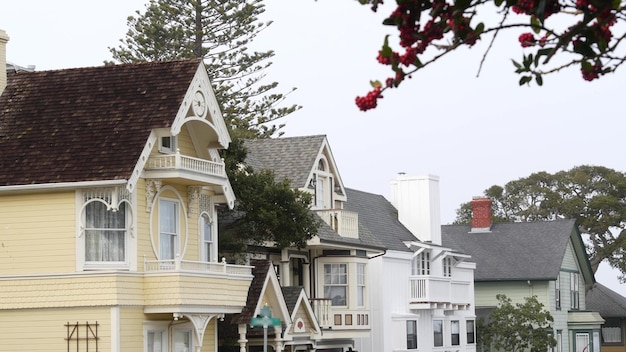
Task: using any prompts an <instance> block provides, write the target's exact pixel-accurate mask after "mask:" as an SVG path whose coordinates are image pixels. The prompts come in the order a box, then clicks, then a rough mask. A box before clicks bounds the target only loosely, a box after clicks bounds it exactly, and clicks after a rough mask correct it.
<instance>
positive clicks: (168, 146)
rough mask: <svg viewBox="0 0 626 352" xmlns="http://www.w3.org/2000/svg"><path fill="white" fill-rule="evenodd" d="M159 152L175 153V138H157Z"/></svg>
mask: <svg viewBox="0 0 626 352" xmlns="http://www.w3.org/2000/svg"><path fill="white" fill-rule="evenodd" d="M159 152H161V153H164V154H173V153H175V152H176V136H163V137H160V138H159Z"/></svg>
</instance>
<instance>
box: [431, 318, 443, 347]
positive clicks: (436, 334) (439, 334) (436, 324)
mask: <svg viewBox="0 0 626 352" xmlns="http://www.w3.org/2000/svg"><path fill="white" fill-rule="evenodd" d="M433 341H434V345H435V347H441V346H443V320H433Z"/></svg>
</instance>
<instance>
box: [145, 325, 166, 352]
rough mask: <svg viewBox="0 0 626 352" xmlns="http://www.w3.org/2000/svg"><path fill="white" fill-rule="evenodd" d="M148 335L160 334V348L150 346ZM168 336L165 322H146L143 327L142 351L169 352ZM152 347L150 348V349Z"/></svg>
mask: <svg viewBox="0 0 626 352" xmlns="http://www.w3.org/2000/svg"><path fill="white" fill-rule="evenodd" d="M150 333H160V334H161V341H160V344H161V348H160V349H155V348H154V347H155V346H154V345H152V346H150V343H149V342H150V341H149V340H150V339H149V337H150ZM168 338H169V334H168V325H167V323H166V322H147V323H145V324H144V327H143V341H144V342H143V345H144V347H143V350H144V351H145V352H167V351H169V350H170V348H169V340H168ZM151 347H152V348H151Z"/></svg>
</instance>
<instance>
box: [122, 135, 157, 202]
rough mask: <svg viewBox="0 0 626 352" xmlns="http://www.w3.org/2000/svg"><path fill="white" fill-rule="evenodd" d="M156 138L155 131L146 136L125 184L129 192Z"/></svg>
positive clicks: (135, 184)
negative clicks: (145, 140)
mask: <svg viewBox="0 0 626 352" xmlns="http://www.w3.org/2000/svg"><path fill="white" fill-rule="evenodd" d="M157 139H158V137H157V135H156V133H154V131H151V132H150V136H148V141H147V142H146V144H144V146H143V150H142V151H141V154H140V155H139V160H137V164H135V168H134V169H133V173H132V175H131V176H130V178H129V179H128V183H127V184H126V189H128V191H129V192H132V191H133V190H134V189H135V187H136V186H137V182H138V181H139V177H140V176H141V172H142V171H143V168H144V167H145V166H146V163H147V162H148V158H149V157H150V153H151V152H152V148H153V147H154V145H155V144H156V142H157ZM149 210H150V209H148V211H149Z"/></svg>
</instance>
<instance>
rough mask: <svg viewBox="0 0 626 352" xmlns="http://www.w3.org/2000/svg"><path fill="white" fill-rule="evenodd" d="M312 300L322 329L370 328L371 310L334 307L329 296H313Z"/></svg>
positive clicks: (312, 305)
mask: <svg viewBox="0 0 626 352" xmlns="http://www.w3.org/2000/svg"><path fill="white" fill-rule="evenodd" d="M310 301H311V307H313V312H314V313H315V317H316V318H317V322H318V324H319V325H320V327H321V328H322V329H330V330H333V331H340V330H355V329H356V330H369V329H370V322H369V318H370V312H369V310H367V309H357V310H355V309H346V308H343V307H333V306H332V300H331V299H329V298H313V299H311V300H310Z"/></svg>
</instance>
